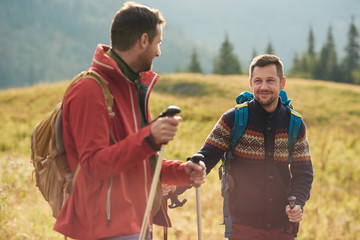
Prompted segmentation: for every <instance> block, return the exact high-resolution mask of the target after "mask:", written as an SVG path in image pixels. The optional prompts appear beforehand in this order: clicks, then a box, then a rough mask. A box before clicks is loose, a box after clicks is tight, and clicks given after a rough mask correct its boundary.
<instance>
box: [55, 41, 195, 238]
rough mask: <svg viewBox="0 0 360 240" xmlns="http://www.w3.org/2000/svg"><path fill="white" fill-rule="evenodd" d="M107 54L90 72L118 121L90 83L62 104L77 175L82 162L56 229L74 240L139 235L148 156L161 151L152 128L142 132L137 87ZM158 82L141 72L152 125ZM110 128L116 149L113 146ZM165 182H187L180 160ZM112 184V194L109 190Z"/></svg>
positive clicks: (168, 165) (165, 172) (100, 54)
mask: <svg viewBox="0 0 360 240" xmlns="http://www.w3.org/2000/svg"><path fill="white" fill-rule="evenodd" d="M108 50H109V46H105V45H98V46H97V49H96V51H95V54H94V58H93V62H92V68H91V69H92V70H95V71H96V72H98V73H99V74H100V75H101V76H102V77H103V78H104V79H105V80H107V81H108V83H109V88H110V90H111V92H112V94H113V96H114V106H113V112H114V113H115V116H114V117H113V118H110V116H109V114H108V110H107V107H106V103H105V100H104V94H103V92H102V90H101V88H100V86H99V85H98V83H96V82H95V81H93V80H91V79H83V80H81V81H78V82H77V83H75V84H74V85H73V86H72V87H71V88H70V89H69V91H68V92H67V94H66V95H65V98H64V102H63V138H64V145H65V149H66V153H67V158H68V162H69V165H70V167H71V170H72V172H73V174H74V172H75V169H76V167H77V165H78V163H79V161H80V165H81V170H80V173H79V175H78V177H77V179H76V182H75V185H74V188H73V191H72V194H71V195H70V198H69V199H68V201H67V202H66V203H65V205H64V207H63V208H62V210H61V212H60V214H59V215H58V217H57V219H56V223H55V226H54V230H56V231H58V232H60V233H62V234H64V235H65V236H68V237H71V238H75V239H100V238H105V237H111V236H119V235H130V234H134V233H139V232H140V230H141V224H142V220H143V217H144V213H145V208H146V199H147V195H148V194H149V192H150V185H151V171H150V164H149V157H150V156H151V155H154V154H155V153H156V151H157V150H158V149H154V148H153V147H151V146H150V144H149V142H148V141H149V139H152V137H151V133H150V125H148V126H145V127H143V128H140V115H139V108H138V98H137V92H136V87H135V85H134V83H133V82H131V81H130V80H128V79H127V78H126V77H125V76H124V75H123V74H122V72H121V70H120V68H119V67H118V65H117V63H116V62H115V61H114V60H113V59H112V58H111V57H109V56H108V55H107V54H106V52H107V51H108ZM157 80H158V75H157V74H155V73H153V72H145V73H142V78H141V81H142V82H143V83H144V84H146V85H147V86H148V92H147V94H146V103H145V106H146V114H147V117H148V120H149V121H150V120H151V119H150V112H149V108H148V100H149V95H150V92H151V90H152V89H153V87H154V85H155V83H156V81H157ZM110 126H111V128H112V131H113V135H114V138H115V139H116V141H117V143H116V144H112V143H111V141H110V131H109V129H110ZM161 177H162V178H161V179H162V182H163V183H166V184H171V185H186V184H188V183H189V177H188V175H187V174H186V173H185V171H184V163H183V162H181V161H168V160H164V162H163V165H162V172H161ZM111 179H113V180H112V189H111V191H108V190H109V186H110V184H111ZM107 207H111V209H109V208H108V209H107ZM109 214H111V220H110V221H108V219H107V215H109Z"/></svg>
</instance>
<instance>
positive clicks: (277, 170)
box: [199, 54, 313, 240]
mask: <svg viewBox="0 0 360 240" xmlns="http://www.w3.org/2000/svg"><path fill="white" fill-rule="evenodd" d="M249 74H250V79H249V83H250V89H251V90H252V91H253V93H254V99H253V100H252V101H250V102H249V104H248V114H249V116H248V123H247V126H246V129H245V132H244V134H243V135H242V137H241V138H240V140H239V142H238V143H237V145H236V146H235V148H234V153H233V155H234V158H233V159H231V163H230V176H229V179H228V182H229V184H230V190H229V206H230V207H229V209H230V216H231V219H232V238H231V239H232V240H241V239H247V240H248V239H252V240H254V239H255V240H256V239H259V240H260V239H261V240H263V239H269V240H270V239H274V240H282V239H284V240H285V239H293V236H292V235H290V234H287V233H283V227H284V225H286V224H287V223H288V222H289V221H290V222H295V223H297V222H300V221H301V220H302V213H303V207H304V205H305V202H306V201H307V200H308V199H309V197H310V189H311V185H312V181H313V168H312V163H311V156H310V149H309V143H308V140H307V137H306V127H305V124H304V122H302V123H301V126H300V130H299V134H298V137H297V142H296V144H295V146H294V150H293V153H292V155H291V159H292V163H291V165H290V169H289V166H288V156H289V152H288V127H289V120H290V111H289V109H287V108H286V107H284V106H283V105H282V104H281V100H280V98H279V93H280V90H281V89H284V87H285V83H286V78H285V76H284V72H283V64H282V62H281V61H280V59H279V58H278V57H277V56H275V55H268V54H266V55H260V56H258V57H256V58H254V60H253V61H252V63H251V65H250V69H249ZM234 118H235V112H234V108H232V109H230V110H228V111H227V112H225V113H224V114H223V115H222V117H221V118H220V119H219V120H218V122H217V123H216V125H215V127H214V129H213V130H212V132H211V133H210V134H209V136H208V138H207V139H206V141H205V143H204V145H203V147H202V148H201V150H200V151H199V153H201V154H203V155H204V162H205V164H206V168H207V173H209V172H210V170H211V169H212V168H213V167H214V166H215V165H216V164H217V163H218V162H219V160H220V158H221V157H222V156H223V154H224V153H225V152H227V151H228V149H229V144H230V134H231V129H232V127H233V125H234ZM290 195H293V196H295V197H296V206H295V208H293V209H290V207H289V205H288V200H287V199H288V197H289V196H290Z"/></svg>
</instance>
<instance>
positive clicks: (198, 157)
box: [190, 153, 204, 164]
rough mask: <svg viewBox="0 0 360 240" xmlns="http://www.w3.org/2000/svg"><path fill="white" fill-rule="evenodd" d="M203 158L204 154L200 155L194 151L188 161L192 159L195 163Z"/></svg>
mask: <svg viewBox="0 0 360 240" xmlns="http://www.w3.org/2000/svg"><path fill="white" fill-rule="evenodd" d="M203 159H204V155H202V154H201V153H195V154H194V155H192V157H191V158H190V161H192V162H193V163H197V164H199V162H200V161H201V160H203Z"/></svg>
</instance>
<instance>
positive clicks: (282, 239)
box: [231, 223, 294, 240]
mask: <svg viewBox="0 0 360 240" xmlns="http://www.w3.org/2000/svg"><path fill="white" fill-rule="evenodd" d="M293 239H294V237H293V236H292V235H290V234H287V233H283V232H282V229H281V228H279V229H272V230H269V231H267V230H264V229H257V228H254V227H251V226H248V225H242V224H234V223H233V224H232V237H231V240H293Z"/></svg>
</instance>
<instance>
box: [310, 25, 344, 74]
mask: <svg viewBox="0 0 360 240" xmlns="http://www.w3.org/2000/svg"><path fill="white" fill-rule="evenodd" d="M314 77H315V78H318V79H323V80H329V81H340V79H339V68H338V64H337V54H336V49H335V42H334V38H333V35H332V27H331V26H330V27H329V29H328V35H327V40H326V43H325V44H324V46H323V47H322V49H321V52H320V56H319V61H318V63H317V65H316V67H315V69H314Z"/></svg>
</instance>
